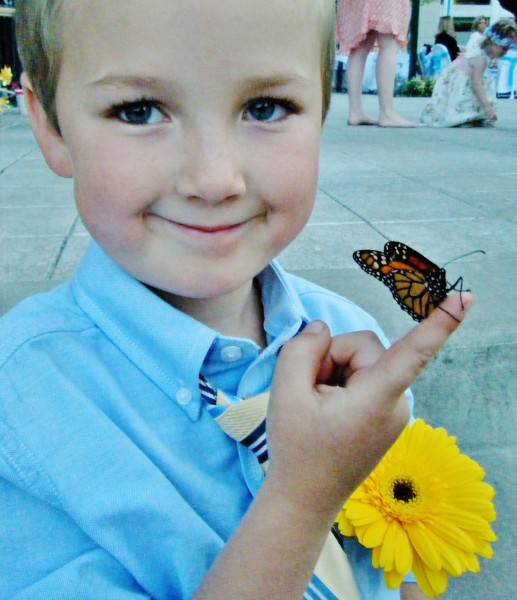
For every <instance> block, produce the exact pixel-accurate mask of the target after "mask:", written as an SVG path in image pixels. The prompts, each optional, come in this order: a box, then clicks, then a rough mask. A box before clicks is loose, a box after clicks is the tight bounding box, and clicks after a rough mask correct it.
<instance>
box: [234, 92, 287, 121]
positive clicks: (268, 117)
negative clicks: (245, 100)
mask: <svg viewBox="0 0 517 600" xmlns="http://www.w3.org/2000/svg"><path fill="white" fill-rule="evenodd" d="M293 112H296V110H295V108H294V107H293V106H292V103H290V102H289V101H287V100H278V99H276V98H258V99H257V100H254V101H253V102H251V103H250V104H249V105H248V107H247V108H246V111H245V115H246V117H247V118H249V119H251V120H253V121H260V122H263V123H268V122H273V121H281V120H282V119H284V118H285V117H286V116H287V115H288V114H290V113H293Z"/></svg>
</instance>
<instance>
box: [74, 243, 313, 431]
mask: <svg viewBox="0 0 517 600" xmlns="http://www.w3.org/2000/svg"><path fill="white" fill-rule="evenodd" d="M258 278H259V283H260V286H261V289H262V302H263V306H264V316H265V320H264V328H265V331H266V334H267V337H268V348H266V350H265V353H266V354H272V353H276V352H278V349H279V347H280V346H281V345H282V344H284V343H285V342H286V341H287V340H289V339H290V338H291V337H293V336H294V335H296V333H298V331H299V330H300V329H301V328H303V326H304V324H305V323H307V321H308V317H307V314H306V312H305V309H304V307H303V305H302V303H301V302H300V300H299V298H298V295H297V293H296V291H295V290H294V288H293V286H292V284H291V282H290V281H289V278H288V276H287V274H286V273H285V271H284V270H283V269H282V268H281V267H280V265H279V264H278V263H277V262H276V261H273V262H272V263H271V264H270V265H269V266H268V267H266V268H265V269H264V271H263V272H262V273H261V274H260V275H259V276H258ZM72 290H73V293H74V297H75V299H76V301H77V303H78V305H79V306H80V307H81V309H82V310H83V311H84V312H85V313H86V314H87V315H88V316H89V317H90V318H91V320H92V321H93V322H94V323H95V325H96V326H97V327H98V328H99V329H100V330H101V331H102V332H103V333H104V334H105V335H106V336H107V337H108V338H109V339H111V340H112V342H113V343H114V344H115V346H116V347H117V348H119V349H120V351H121V352H122V353H123V354H124V355H125V356H126V357H127V358H128V359H129V360H130V361H131V362H132V363H133V364H135V365H136V366H137V367H138V368H139V369H140V370H141V371H142V372H143V373H144V374H145V375H146V376H147V377H148V378H149V379H150V380H151V381H153V382H154V383H155V384H156V385H157V386H158V387H159V388H160V389H161V390H162V391H163V392H164V393H165V394H167V395H168V396H169V397H170V398H171V399H173V400H175V401H176V402H177V404H178V406H179V407H180V408H181V409H182V410H184V411H185V413H186V414H187V415H188V416H189V417H190V418H191V419H192V420H197V419H199V416H200V411H201V407H202V400H201V396H200V393H199V388H198V376H199V373H200V372H201V367H202V365H203V362H204V360H205V357H206V356H207V354H208V352H209V350H210V348H211V347H212V345H213V344H214V342H215V340H216V339H218V338H219V337H220V336H218V334H217V332H216V331H215V330H213V329H211V328H209V327H207V326H206V325H204V324H203V323H200V322H199V321H196V320H195V319H193V318H192V317H189V316H188V315H186V314H185V313H183V312H181V311H179V310H177V309H175V308H174V307H172V306H170V305H169V304H167V303H166V302H165V301H163V300H161V299H160V298H159V297H158V296H157V295H156V294H154V293H153V292H151V291H150V290H149V289H148V288H147V287H146V286H145V285H143V284H142V283H140V282H139V281H137V280H136V279H134V278H133V277H132V276H131V275H129V274H128V273H127V272H126V271H124V270H123V269H122V268H121V267H119V266H118V265H117V264H116V263H115V262H114V261H113V260H112V259H111V258H110V257H109V256H108V255H107V254H106V253H105V252H104V251H103V250H102V249H101V248H100V247H99V246H98V245H97V244H96V243H95V242H93V241H92V242H91V244H90V246H89V248H88V250H87V252H86V254H85V256H84V258H83V260H82V262H81V264H80V266H79V268H78V270H77V271H76V274H75V276H74V279H73V281H72ZM226 339H228V338H226Z"/></svg>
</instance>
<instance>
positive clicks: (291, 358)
mask: <svg viewBox="0 0 517 600" xmlns="http://www.w3.org/2000/svg"><path fill="white" fill-rule="evenodd" d="M330 342H331V336H330V331H329V328H328V327H327V325H326V324H325V323H324V322H323V321H312V322H311V323H309V324H308V325H307V326H306V327H305V329H304V330H303V331H302V332H301V333H300V334H299V335H297V336H296V337H295V338H293V339H292V340H290V341H289V342H287V344H285V345H284V347H283V348H282V351H281V352H280V356H279V358H278V362H277V365H276V369H275V382H278V383H280V385H281V382H283V381H285V382H289V385H290V386H292V385H293V383H294V382H297V383H299V384H300V387H302V386H303V387H304V389H307V387H306V386H307V385H309V386H311V387H313V386H314V385H315V384H316V383H317V382H318V380H319V375H320V373H322V372H324V371H325V370H326V368H325V367H326V363H327V362H328V361H329V360H330V359H329V358H328V351H329V348H330Z"/></svg>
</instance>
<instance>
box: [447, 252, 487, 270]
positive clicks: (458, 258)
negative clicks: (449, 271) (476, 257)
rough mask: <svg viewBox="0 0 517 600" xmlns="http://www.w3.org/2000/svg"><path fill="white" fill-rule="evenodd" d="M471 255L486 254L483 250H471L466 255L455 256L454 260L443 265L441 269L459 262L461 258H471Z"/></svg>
mask: <svg viewBox="0 0 517 600" xmlns="http://www.w3.org/2000/svg"><path fill="white" fill-rule="evenodd" d="M473 254H486V252H485V251H484V250H473V251H472V252H467V254H462V255H461V256H457V257H456V258H453V259H452V260H450V261H449V262H446V263H445V264H444V265H442V269H445V267H446V266H447V265H450V264H451V263H453V262H455V261H457V260H460V259H461V258H465V257H467V256H472V255H473Z"/></svg>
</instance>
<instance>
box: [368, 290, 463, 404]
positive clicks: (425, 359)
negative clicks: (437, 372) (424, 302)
mask: <svg viewBox="0 0 517 600" xmlns="http://www.w3.org/2000/svg"><path fill="white" fill-rule="evenodd" d="M473 304H474V296H473V295H472V294H470V293H468V292H462V293H461V294H454V295H452V296H449V297H447V298H446V299H445V300H444V302H443V303H442V306H443V309H444V310H440V309H437V310H435V311H434V312H433V313H431V315H430V316H429V317H428V318H427V319H425V320H423V321H422V322H421V323H419V324H418V325H417V326H416V327H414V328H413V329H412V330H411V331H410V332H409V333H408V334H406V335H405V336H404V337H403V338H401V339H400V340H398V342H396V343H395V344H393V346H391V347H390V348H389V349H388V350H387V351H386V352H385V353H384V354H383V356H382V357H381V358H380V359H379V361H378V362H377V363H376V364H375V365H373V366H372V370H373V371H374V372H375V377H373V378H372V381H378V382H379V384H380V385H382V386H383V388H384V390H385V392H388V394H389V395H390V396H392V395H393V396H392V397H393V398H398V396H399V395H400V394H402V393H403V392H404V390H406V389H407V388H408V387H409V386H410V385H411V384H412V383H413V382H414V380H415V379H416V378H417V377H418V376H419V375H420V374H421V373H422V371H423V370H424V369H425V367H426V366H427V364H428V363H429V361H430V360H431V359H432V358H433V357H434V356H435V354H436V353H437V352H438V350H440V348H441V347H442V346H443V345H444V344H445V342H446V341H447V339H448V338H449V336H450V335H451V334H452V333H453V332H454V331H455V330H456V328H457V327H459V325H460V323H461V321H462V320H463V317H464V316H465V314H466V312H467V311H468V310H469V309H470V307H471V306H472V305H473Z"/></svg>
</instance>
